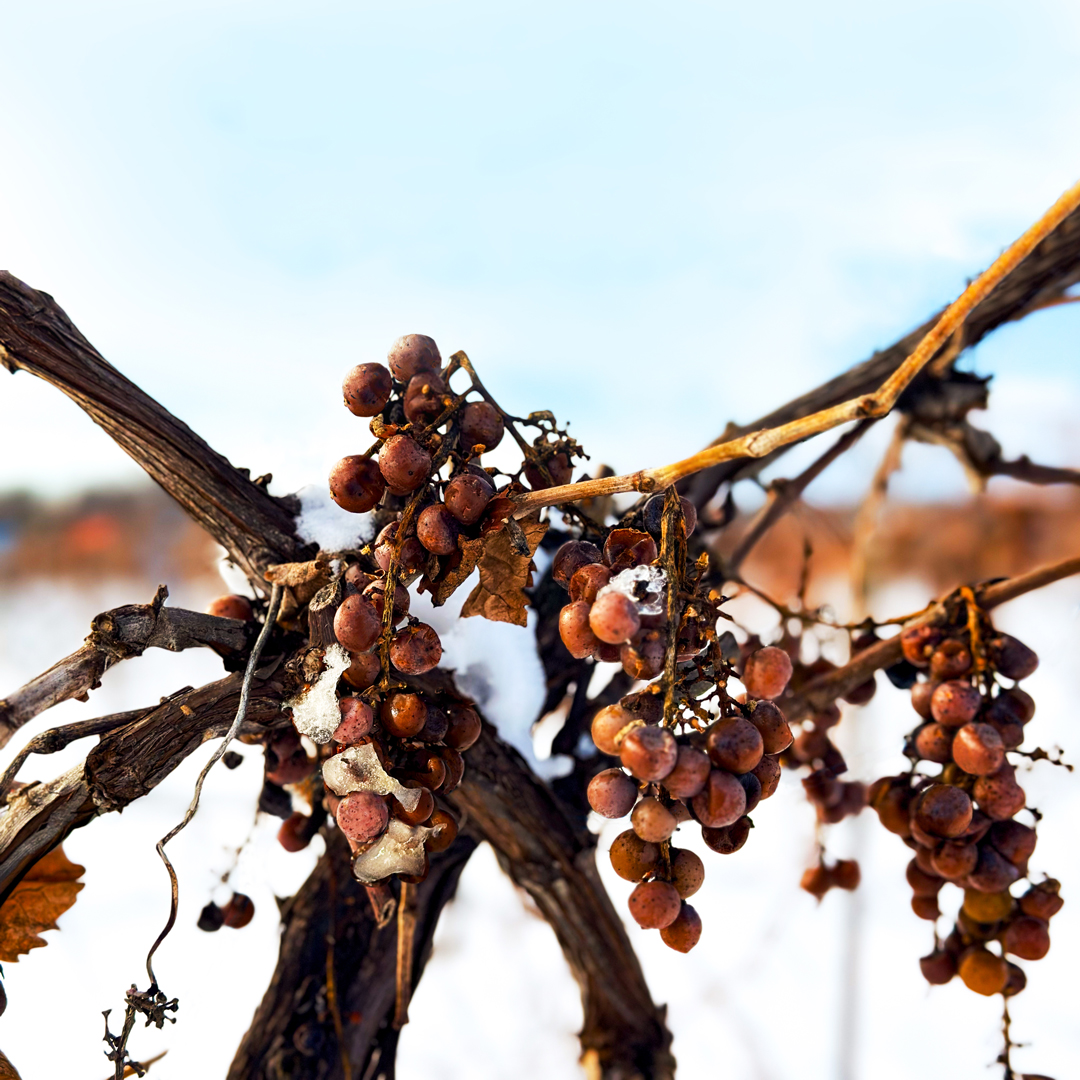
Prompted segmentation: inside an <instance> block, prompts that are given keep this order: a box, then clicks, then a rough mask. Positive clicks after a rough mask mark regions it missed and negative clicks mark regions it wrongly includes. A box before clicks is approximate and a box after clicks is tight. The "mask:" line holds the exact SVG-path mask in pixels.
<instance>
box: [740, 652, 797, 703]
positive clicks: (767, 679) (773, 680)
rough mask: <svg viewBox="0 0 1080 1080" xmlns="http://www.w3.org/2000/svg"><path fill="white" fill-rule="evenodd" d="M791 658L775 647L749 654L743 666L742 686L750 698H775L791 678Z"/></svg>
mask: <svg viewBox="0 0 1080 1080" xmlns="http://www.w3.org/2000/svg"><path fill="white" fill-rule="evenodd" d="M791 672H792V667H791V657H790V656H788V654H787V653H786V652H785V651H784V650H783V649H778V648H777V647H776V646H775V645H766V646H765V648H764V649H758V650H757V652H753V653H751V654H750V655H749V656H748V657H747V658H746V662H745V664H744V665H743V673H742V676H741V678H742V684H743V686H745V687H746V693H747V695H748V696H749V697H752V698H776V697H779V696H780V695H781V694H782V693H783V692H784V689H785V688H786V687H787V684H788V680H789V679H790V678H791Z"/></svg>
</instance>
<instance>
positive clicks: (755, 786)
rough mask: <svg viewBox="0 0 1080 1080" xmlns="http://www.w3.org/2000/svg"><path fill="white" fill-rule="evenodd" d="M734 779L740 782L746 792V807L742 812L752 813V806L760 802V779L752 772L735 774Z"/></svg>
mask: <svg viewBox="0 0 1080 1080" xmlns="http://www.w3.org/2000/svg"><path fill="white" fill-rule="evenodd" d="M736 779H737V780H738V781H739V783H740V784H742V788H743V791H745V792H746V809H745V810H744V811H743V813H746V814H749V813H752V812H753V810H754V807H756V806H757V804H758V803H759V802H761V781H760V780H758V778H757V777H756V776H755V775H754V774H753V773H752V772H748V773H743V774H742V775H740V776H737V777H736Z"/></svg>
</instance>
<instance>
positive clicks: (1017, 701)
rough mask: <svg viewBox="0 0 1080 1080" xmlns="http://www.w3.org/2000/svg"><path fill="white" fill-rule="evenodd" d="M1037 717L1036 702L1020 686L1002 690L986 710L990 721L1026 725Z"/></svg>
mask: <svg viewBox="0 0 1080 1080" xmlns="http://www.w3.org/2000/svg"><path fill="white" fill-rule="evenodd" d="M1034 715H1035V700H1034V698H1032V696H1031V695H1030V694H1029V693H1028V692H1027V691H1026V690H1021V689H1020V687H1019V686H1012V687H1010V688H1009V689H1008V690H1002V691H1001V693H1000V694H998V696H997V697H996V698H994V700H993V701H992V702H991V703H990V707H989V708H988V709H987V710H986V717H987V719H988V720H991V721H993V720H998V721H1002V722H1008V721H1015V722H1016V723H1018V724H1021V725H1023V724H1026V723H1027V722H1028V721H1029V720H1030V719H1031V718H1032V717H1033V716H1034Z"/></svg>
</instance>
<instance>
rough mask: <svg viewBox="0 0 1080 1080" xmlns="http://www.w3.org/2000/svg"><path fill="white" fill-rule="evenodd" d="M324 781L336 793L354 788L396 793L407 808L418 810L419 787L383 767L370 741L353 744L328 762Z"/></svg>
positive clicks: (394, 794)
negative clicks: (405, 784) (410, 784)
mask: <svg viewBox="0 0 1080 1080" xmlns="http://www.w3.org/2000/svg"><path fill="white" fill-rule="evenodd" d="M323 782H324V783H325V784H326V786H327V787H328V788H329V789H330V790H331V791H332V792H333V793H334V794H335V795H342V796H344V795H349V794H351V793H352V792H354V791H373V792H374V793H375V794H376V795H393V796H394V798H395V799H397V801H398V802H399V803H401V805H402V806H403V807H404V808H405V809H406V810H408V811H412V810H415V809H416V807H417V804H418V803H419V802H420V789H419V788H407V787H405V786H404V784H402V783H400V781H398V780H397V779H395V778H394V777H393V776H391V775H390V774H389V773H388V772H387V771H386V770H385V769H384V768H383V767H382V762H381V761H379V758H378V755H377V754H376V753H375V747H374V746H372V745H371V743H364V745H363V746H350V747H349V748H348V749H347V750H343V751H342V752H341V753H340V754H335V755H334V756H333V757H332V758H330V759H329V760H328V761H327V762H325V763H324V765H323Z"/></svg>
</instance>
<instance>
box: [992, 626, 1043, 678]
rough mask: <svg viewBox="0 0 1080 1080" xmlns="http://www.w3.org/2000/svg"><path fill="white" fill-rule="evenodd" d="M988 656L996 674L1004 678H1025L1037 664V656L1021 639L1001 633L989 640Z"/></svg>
mask: <svg viewBox="0 0 1080 1080" xmlns="http://www.w3.org/2000/svg"><path fill="white" fill-rule="evenodd" d="M990 656H991V659H992V660H993V663H994V666H995V667H996V668H997V670H998V674H1000V675H1003V676H1004V677H1005V678H1006V679H1015V680H1017V681H1019V680H1020V679H1026V678H1027V677H1028V676H1029V675H1031V674H1032V673H1033V672H1034V671H1035V669H1036V668H1037V667H1038V666H1039V658H1038V656H1036V655H1035V653H1034V651H1033V650H1031V649H1029V648H1028V647H1027V646H1026V645H1025V644H1024V643H1023V642H1022V641H1019V640H1017V639H1016V638H1014V637H1012V636H1011V635H1010V634H1001V635H1000V636H999V637H996V638H995V639H994V640H993V641H992V642H990Z"/></svg>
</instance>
